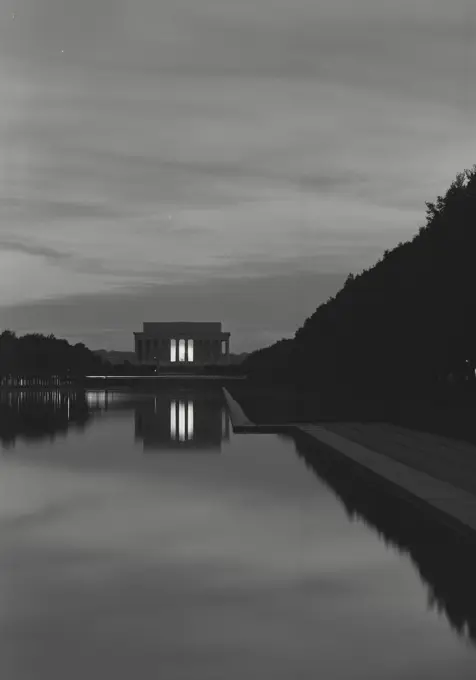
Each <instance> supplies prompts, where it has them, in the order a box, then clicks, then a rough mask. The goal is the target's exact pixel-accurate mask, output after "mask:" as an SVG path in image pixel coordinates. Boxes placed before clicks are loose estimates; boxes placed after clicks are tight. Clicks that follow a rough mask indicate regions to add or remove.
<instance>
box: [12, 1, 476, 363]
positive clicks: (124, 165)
mask: <svg viewBox="0 0 476 680" xmlns="http://www.w3.org/2000/svg"><path fill="white" fill-rule="evenodd" d="M475 67H476V6H475V5H474V3H473V2H472V0H452V2H448V0H398V2H397V1H395V0H393V1H391V0H3V2H2V4H1V10H0V158H1V165H0V168H1V176H0V329H1V328H12V329H14V330H17V331H18V332H20V333H24V332H28V331H41V332H54V333H55V334H56V335H58V336H62V337H67V338H68V339H70V340H71V341H73V342H78V341H82V342H85V343H86V344H88V345H89V346H90V347H91V348H93V349H96V348H100V347H105V348H109V349H131V347H132V332H133V330H138V329H139V328H140V324H141V322H142V321H143V320H221V321H223V323H224V325H225V326H226V330H230V331H231V332H232V351H247V350H250V349H253V348H256V347H258V346H262V345H264V344H268V343H270V342H273V341H274V340H276V339H279V338H281V337H283V336H289V335H291V334H292V333H293V332H294V331H295V330H296V328H297V326H299V325H300V324H301V323H302V322H303V321H304V318H305V317H306V316H308V315H309V314H311V313H312V312H313V311H314V309H315V308H316V306H318V305H319V304H320V303H321V302H323V301H324V300H325V299H327V298H328V297H329V295H332V294H334V293H335V292H336V291H337V289H338V288H339V287H340V285H341V284H342V282H343V281H344V279H345V277H346V276H347V274H348V273H349V272H350V271H353V272H357V271H360V270H361V269H362V268H363V267H367V266H370V265H371V264H372V263H373V262H374V261H375V260H376V259H377V258H378V257H379V256H380V254H381V253H382V252H383V250H385V249H386V248H390V247H393V246H394V245H396V244H397V243H398V242H399V241H400V240H406V239H407V238H409V237H410V236H411V235H412V234H413V233H414V232H415V231H416V230H417V229H418V227H419V226H420V225H421V224H422V223H424V214H425V205H424V202H425V201H426V200H433V199H434V198H436V195H437V194H438V193H442V192H444V191H445V190H446V188H447V187H448V185H449V183H450V182H451V181H452V180H453V179H454V176H455V175H456V173H457V172H458V171H460V170H463V169H464V168H465V167H471V166H472V165H473V164H474V163H475V162H476V154H475V153H474V151H473V146H474V141H475V134H474V132H475V123H474V121H475V115H476V90H475V87H474V75H473V74H474V72H475Z"/></svg>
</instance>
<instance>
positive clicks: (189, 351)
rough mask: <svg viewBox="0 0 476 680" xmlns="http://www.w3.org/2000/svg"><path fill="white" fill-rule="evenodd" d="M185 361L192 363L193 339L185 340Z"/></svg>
mask: <svg viewBox="0 0 476 680" xmlns="http://www.w3.org/2000/svg"><path fill="white" fill-rule="evenodd" d="M187 361H188V362H189V363H191V364H193V340H188V341H187Z"/></svg>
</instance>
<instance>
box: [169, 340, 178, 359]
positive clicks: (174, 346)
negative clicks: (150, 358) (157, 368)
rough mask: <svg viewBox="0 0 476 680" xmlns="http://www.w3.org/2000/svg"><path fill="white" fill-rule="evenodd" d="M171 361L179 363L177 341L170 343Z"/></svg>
mask: <svg viewBox="0 0 476 680" xmlns="http://www.w3.org/2000/svg"><path fill="white" fill-rule="evenodd" d="M170 361H177V341H176V340H171V341H170Z"/></svg>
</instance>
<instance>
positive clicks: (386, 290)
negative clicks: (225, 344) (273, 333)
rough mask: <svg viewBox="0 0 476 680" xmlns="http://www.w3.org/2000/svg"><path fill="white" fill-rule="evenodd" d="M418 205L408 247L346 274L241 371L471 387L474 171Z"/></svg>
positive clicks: (265, 376) (475, 289)
mask: <svg viewBox="0 0 476 680" xmlns="http://www.w3.org/2000/svg"><path fill="white" fill-rule="evenodd" d="M426 207H427V210H426V224H425V225H424V226H422V227H421V228H420V230H419V232H418V233H417V234H416V235H415V237H414V238H413V239H412V240H411V241H408V242H405V243H399V244H398V246H397V247H396V248H394V249H393V250H390V251H386V252H385V253H384V255H383V257H382V258H381V259H380V260H379V261H378V262H377V263H376V264H375V265H374V266H373V267H371V268H370V269H366V270H364V271H363V272H362V273H360V274H358V275H356V276H354V275H353V274H350V275H349V276H348V278H347V280H346V282H345V284H344V286H343V287H342V288H341V290H339V292H338V293H337V294H336V295H335V296H334V297H331V298H330V299H329V300H328V301H327V302H326V303H324V304H322V305H320V306H319V307H318V308H317V309H316V311H315V312H314V314H312V316H310V317H309V318H308V319H306V321H305V322H304V324H303V326H302V327H301V328H299V330H298V331H297V332H296V334H295V336H294V338H293V339H290V340H281V341H280V342H278V343H275V344H274V345H272V346H271V347H268V348H265V349H263V350H260V351H258V352H254V353H253V354H252V355H250V357H249V358H248V359H247V361H246V362H245V366H244V368H245V369H246V371H247V372H248V374H249V375H250V376H251V377H252V378H253V377H254V378H257V379H262V380H271V379H275V378H276V376H280V379H281V380H283V381H285V382H286V381H292V382H297V383H301V384H303V383H304V384H314V385H318V386H320V387H322V388H328V387H332V386H339V387H340V388H342V387H343V386H345V387H347V388H348V389H349V390H353V389H358V390H359V391H360V390H362V389H365V388H368V389H369V390H370V391H373V392H374V393H375V391H376V390H385V389H387V390H388V389H389V387H390V388H391V389H393V390H398V389H399V388H401V389H404V390H408V389H409V388H411V389H414V390H417V391H419V390H423V391H427V390H432V389H434V388H435V387H436V386H439V385H442V384H446V383H448V382H452V381H453V382H456V383H458V382H460V383H465V384H470V383H473V382H474V376H475V368H476V263H475V262H474V253H475V251H476V166H474V167H473V169H472V170H466V171H464V172H462V173H459V174H458V175H457V177H456V180H455V181H454V182H453V183H452V184H451V186H450V188H449V189H448V191H447V192H446V195H445V196H438V198H437V200H436V202H435V203H426Z"/></svg>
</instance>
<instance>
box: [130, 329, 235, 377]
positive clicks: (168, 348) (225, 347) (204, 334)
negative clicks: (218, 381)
mask: <svg viewBox="0 0 476 680" xmlns="http://www.w3.org/2000/svg"><path fill="white" fill-rule="evenodd" d="M134 349H135V353H136V357H137V361H138V362H139V363H140V364H143V365H150V366H157V367H158V368H159V367H160V366H174V365H176V364H182V365H183V364H185V365H186V364H189V365H194V366H206V365H216V364H228V363H229V360H230V333H226V332H223V331H222V326H221V323H220V322H210V321H177V322H175V321H153V322H144V323H143V328H142V331H140V332H136V333H134Z"/></svg>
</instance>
